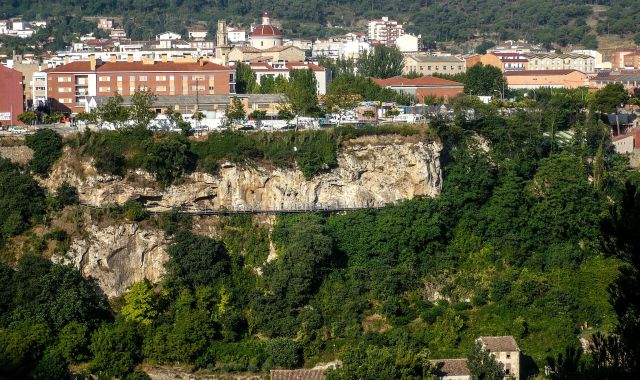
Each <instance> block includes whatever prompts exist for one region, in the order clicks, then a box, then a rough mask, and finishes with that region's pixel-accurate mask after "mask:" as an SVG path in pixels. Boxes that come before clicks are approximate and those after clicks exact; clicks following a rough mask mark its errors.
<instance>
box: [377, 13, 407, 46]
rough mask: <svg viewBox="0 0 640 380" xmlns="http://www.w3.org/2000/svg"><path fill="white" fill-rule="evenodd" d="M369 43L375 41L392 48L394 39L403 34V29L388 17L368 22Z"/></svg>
mask: <svg viewBox="0 0 640 380" xmlns="http://www.w3.org/2000/svg"><path fill="white" fill-rule="evenodd" d="M368 32H369V41H377V42H380V43H383V44H385V45H387V46H393V45H394V44H395V42H396V39H397V38H398V37H400V36H402V35H403V34H404V27H403V25H402V24H398V22H397V21H395V20H389V17H383V18H381V19H377V20H371V21H369V28H368Z"/></svg>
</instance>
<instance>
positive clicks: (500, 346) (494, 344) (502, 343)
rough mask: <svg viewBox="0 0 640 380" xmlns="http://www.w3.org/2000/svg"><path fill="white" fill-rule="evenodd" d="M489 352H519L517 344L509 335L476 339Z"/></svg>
mask: <svg viewBox="0 0 640 380" xmlns="http://www.w3.org/2000/svg"><path fill="white" fill-rule="evenodd" d="M478 339H480V340H481V341H482V343H483V344H484V345H485V347H486V348H487V349H488V350H489V351H491V352H505V351H511V352H513V351H520V348H519V347H518V343H516V340H515V339H513V337H512V336H511V335H507V336H481V337H480V338H478Z"/></svg>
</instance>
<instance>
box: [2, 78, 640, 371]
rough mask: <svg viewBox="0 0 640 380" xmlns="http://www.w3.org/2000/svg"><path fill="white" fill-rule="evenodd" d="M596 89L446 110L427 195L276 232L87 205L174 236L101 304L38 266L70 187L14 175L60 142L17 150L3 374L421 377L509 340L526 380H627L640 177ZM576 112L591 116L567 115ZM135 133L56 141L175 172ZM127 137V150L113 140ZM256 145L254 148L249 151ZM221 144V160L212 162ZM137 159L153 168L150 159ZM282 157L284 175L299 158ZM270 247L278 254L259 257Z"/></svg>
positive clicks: (294, 220)
mask: <svg viewBox="0 0 640 380" xmlns="http://www.w3.org/2000/svg"><path fill="white" fill-rule="evenodd" d="M613 90H616V89H613ZM611 91H612V90H611V89H607V90H605V91H603V92H601V93H599V94H597V96H595V97H594V98H593V99H591V98H588V99H583V97H581V94H580V92H579V91H554V92H544V91H542V92H541V93H540V94H539V96H538V97H537V98H536V100H535V101H533V102H532V103H529V104H528V106H527V107H526V109H527V110H526V111H524V110H522V108H521V110H520V111H516V112H514V113H512V114H511V115H509V116H505V115H503V114H502V113H500V112H499V109H498V108H497V107H496V106H494V105H483V104H481V103H479V102H477V101H475V100H473V99H472V98H469V97H461V98H459V99H456V100H455V101H454V108H455V110H456V113H455V117H454V118H453V120H445V119H439V118H436V119H434V120H432V121H431V129H432V130H433V131H434V132H435V133H437V135H438V138H439V139H440V140H441V141H442V143H443V144H444V151H443V154H442V157H441V160H442V166H443V168H444V183H443V188H442V193H441V194H440V195H439V196H438V197H436V198H418V199H413V200H408V201H405V202H402V203H399V204H397V205H393V206H388V207H386V208H383V209H379V210H362V211H356V212H349V213H344V214H336V215H324V214H314V213H310V214H300V215H289V216H287V215H279V216H278V217H277V218H276V222H275V226H274V227H273V229H272V231H269V230H267V229H266V228H265V227H264V226H263V225H260V224H258V223H257V222H256V221H254V220H252V219H251V218H250V217H248V216H236V217H224V218H222V219H221V220H220V221H219V222H218V225H217V226H216V231H219V232H218V236H217V237H216V238H210V237H205V236H201V235H197V234H194V232H193V230H192V223H193V221H192V220H191V217H187V216H184V215H181V214H178V213H175V212H174V213H167V214H163V215H157V216H150V215H148V214H147V213H145V212H144V209H143V208H142V207H141V206H140V204H137V205H136V204H127V205H125V206H124V207H123V208H118V207H110V208H105V209H104V210H98V211H93V212H92V218H94V220H100V221H101V223H111V224H114V223H122V222H125V221H126V220H129V221H137V222H139V223H146V224H147V225H148V226H155V227H154V228H160V229H163V230H164V231H165V233H166V234H167V236H169V237H170V239H171V242H172V243H171V245H170V247H169V256H170V261H169V263H168V265H167V270H168V273H167V276H166V277H165V279H164V280H163V281H162V282H161V283H159V284H151V283H149V282H147V281H143V282H140V283H136V284H135V285H133V286H132V287H131V288H130V292H129V293H128V294H127V295H126V296H124V297H123V298H122V299H117V300H111V302H107V300H106V299H104V297H103V296H102V295H101V293H100V291H99V289H97V288H96V287H95V285H94V284H93V283H92V282H91V281H89V280H85V279H83V278H82V277H81V276H80V274H79V273H78V272H77V271H76V270H75V269H73V268H71V267H66V266H60V265H56V264H52V263H51V262H50V261H49V260H48V259H47V258H45V257H43V253H44V252H45V251H46V252H51V248H50V247H51V246H52V244H53V246H55V249H54V250H53V251H54V253H53V254H55V252H56V251H57V252H60V251H64V250H65V249H66V247H67V246H68V241H69V236H68V235H67V234H66V233H65V232H64V231H50V232H47V234H44V235H43V234H42V233H40V232H37V231H38V228H37V227H38V226H40V227H42V226H47V225H48V224H49V223H51V220H52V219H53V218H56V215H58V217H60V215H61V214H60V212H67V213H70V214H71V215H75V214H76V213H78V212H80V213H82V212H83V211H82V210H81V209H80V208H78V206H74V204H75V203H77V192H75V189H73V188H71V187H69V186H68V185H63V186H61V187H60V188H59V189H58V190H57V191H56V192H53V193H49V194H45V192H44V191H43V190H42V189H41V188H40V187H39V186H38V184H37V182H36V181H35V180H33V178H32V175H31V174H30V171H31V172H33V173H40V174H41V175H43V174H42V172H45V171H46V170H47V168H50V163H51V162H52V161H54V160H55V159H56V158H57V157H58V155H59V149H61V146H60V145H59V144H57V143H56V144H54V145H55V147H53V148H51V149H43V148H39V147H41V146H42V145H43V143H45V142H49V143H51V142H52V141H54V142H55V141H57V139H56V138H55V137H54V136H52V135H51V133H50V132H40V133H39V134H37V135H34V137H32V138H30V142H29V144H30V146H32V147H34V150H35V156H34V158H33V160H32V161H31V163H30V164H29V168H26V167H19V166H17V165H15V164H12V163H10V162H8V161H6V160H0V180H1V181H0V221H2V224H1V227H2V229H1V235H0V243H1V244H2V247H3V248H2V249H1V250H2V255H1V256H0V257H2V261H4V262H5V263H6V264H10V265H11V266H9V265H6V264H2V265H0V278H1V279H2V283H3V287H2V289H1V290H0V374H1V376H5V377H9V378H24V377H36V378H38V379H64V378H67V377H69V365H72V368H73V369H74V371H76V372H82V373H94V374H97V375H99V376H102V377H112V376H122V377H126V378H130V379H136V378H138V379H139V378H144V375H143V374H142V373H140V372H139V371H136V367H137V365H138V364H139V363H143V362H144V363H160V364H172V363H183V364H184V363H190V364H191V365H193V366H194V368H195V369H205V370H210V371H215V372H245V371H251V372H260V371H267V370H268V369H271V368H296V367H300V366H312V365H313V364H314V363H318V362H326V361H329V360H333V359H334V358H336V357H338V358H341V359H342V360H343V362H344V363H345V365H344V367H343V368H341V369H339V370H337V371H334V372H331V373H330V374H329V377H330V378H331V379H357V378H360V379H362V378H371V374H384V375H385V376H388V378H404V379H419V378H423V374H426V375H428V374H429V371H428V368H426V367H428V362H425V360H424V358H445V357H461V356H466V355H467V353H469V351H470V350H471V349H472V347H473V342H474V339H475V338H476V337H477V336H479V335H505V334H509V335H513V336H514V337H515V338H516V340H517V341H518V343H519V345H520V347H521V349H522V350H523V354H524V356H523V370H524V371H525V373H527V374H541V373H543V366H544V365H545V364H546V363H547V361H549V362H550V363H554V366H553V368H555V369H556V371H557V374H558V377H555V378H558V379H566V378H592V379H608V378H625V377H626V378H633V377H634V376H635V375H637V374H638V373H640V372H638V368H639V366H638V363H639V362H638V357H639V356H638V353H639V352H640V350H639V347H638V342H639V340H638V339H637V338H638V334H639V332H640V323H638V319H637V315H638V314H637V310H638V307H639V306H638V299H639V298H638V291H639V289H638V286H637V285H638V282H637V281H638V277H639V276H640V259H639V256H640V255H639V254H638V252H640V249H639V247H640V244H639V243H640V242H639V241H638V238H637V228H638V227H640V219H639V217H638V215H640V192H639V191H638V189H639V188H640V187H639V186H640V182H639V178H638V173H637V172H636V171H630V170H629V168H628V161H627V159H626V158H625V157H623V156H620V155H617V154H615V153H614V152H613V150H612V147H611V142H610V138H609V129H608V127H606V126H605V125H603V124H602V123H601V122H600V121H599V117H598V115H599V112H598V109H599V106H600V105H601V104H602V99H603V98H605V97H606V96H605V95H606V94H607V92H611ZM585 102H586V103H585ZM585 108H588V109H590V112H589V113H588V114H586V113H583V112H579V111H578V110H580V109H585ZM470 110H473V112H471V113H470ZM372 128H373V129H375V128H376V127H372ZM568 129H571V130H572V131H573V132H574V138H573V139H572V140H571V141H568V142H564V143H562V144H560V143H559V142H558V141H556V140H555V138H554V137H555V132H556V131H557V130H568ZM139 133H140V129H138V128H126V129H123V130H122V131H121V132H114V133H111V132H110V133H107V134H103V135H100V134H87V135H84V136H77V137H76V138H72V139H70V140H69V141H67V144H70V145H71V147H72V148H74V147H75V148H78V149H85V150H84V151H81V153H82V152H84V153H82V154H89V155H90V154H95V153H96V152H97V150H96V149H98V148H99V147H102V149H105V148H111V149H113V152H111V153H100V156H104V157H107V160H106V161H108V158H109V157H110V158H112V159H115V160H116V161H118V162H120V163H121V164H122V165H124V166H125V168H131V167H136V165H137V164H136V162H137V161H136V160H137V158H136V157H140V158H141V160H142V161H139V162H140V165H143V167H145V168H147V169H148V170H154V168H155V169H157V170H158V171H157V173H161V174H162V173H171V176H172V177H171V178H173V176H179V175H180V172H171V171H170V170H169V171H167V168H169V169H171V168H172V165H173V164H175V162H176V161H175V159H177V158H180V157H183V158H184V157H185V156H186V155H185V154H183V155H182V156H180V155H179V154H173V153H171V154H167V153H166V152H167V151H168V152H185V150H181V149H182V148H177V150H173V148H171V146H174V145H176V144H178V145H179V144H186V143H188V140H187V139H186V138H184V136H180V135H179V134H175V140H176V141H178V142H175V141H174V142H171V143H167V138H168V137H167V136H163V135H159V136H156V137H155V138H154V137H153V136H152V135H146V134H145V135H143V136H142V137H143V138H142V139H140V137H141V136H140V135H136V134H139ZM318 133H325V134H326V136H327V140H326V141H328V142H329V143H328V144H324V143H322V141H325V140H322V139H321V138H320V137H318V136H316V137H309V138H312V139H314V140H313V141H315V142H316V143H317V145H318V146H320V147H322V146H324V147H326V151H325V152H326V154H327V155H326V157H331V155H332V154H333V153H331V152H335V149H337V143H338V141H339V140H334V138H335V135H332V133H342V132H329V131H322V132H318ZM354 133H355V132H354ZM370 133H373V132H370ZM117 134H120V136H119V137H118V136H117ZM296 134H300V135H301V136H311V135H309V134H308V132H296V131H292V132H287V133H285V134H283V135H282V136H279V135H277V137H274V138H273V140H275V142H272V143H266V142H261V140H260V139H262V138H266V137H250V138H249V137H241V136H240V135H237V134H228V135H225V134H222V135H213V136H212V137H210V138H209V140H208V141H207V142H204V143H200V144H202V145H200V146H198V147H193V148H192V147H189V149H188V150H187V151H192V152H193V153H194V154H195V155H196V156H200V157H203V156H201V155H204V156H207V155H210V157H212V160H213V162H215V160H217V159H220V158H228V159H234V160H241V159H243V158H246V159H248V160H254V159H257V158H262V159H264V158H270V157H271V158H275V157H279V156H278V153H277V152H278V151H279V149H280V148H278V147H282V146H284V147H286V146H287V145H281V144H283V142H284V141H295V140H296V139H298V138H299V137H298V136H296ZM274 136H276V135H274ZM331 136H334V137H331ZM429 138H433V137H429ZM172 139H173V138H172ZM137 140H140V141H141V144H142V147H138V148H136V146H135V145H131V143H128V142H127V141H137ZM106 143H108V144H106ZM256 143H257V144H256ZM127 144H129V145H127ZM154 144H155V147H154ZM269 144H275V145H269ZM252 145H254V146H255V148H254V149H256V150H255V151H252V150H249V151H247V149H250V148H251V146H252ZM225 146H226V147H236V148H234V149H236V150H224V149H223V150H220V148H221V147H225ZM83 147H84V148H83ZM167 147H168V148H167ZM135 149H145V152H151V155H153V154H156V155H157V156H158V157H164V158H167V159H166V160H164V161H163V160H157V161H154V160H153V159H151V163H149V162H147V161H145V159H144V157H143V156H144V155H140V156H136V154H137V153H135ZM165 149H166V150H165ZM285 150H286V149H285ZM154 152H155V153H154ZM323 154H325V153H322V152H314V156H316V155H319V156H320V157H323ZM147 155H148V154H147ZM114 157H115V158H114ZM95 158H98V156H95ZM282 159H284V162H286V164H287V165H289V164H291V162H292V160H293V161H297V160H299V159H300V157H282ZM151 164H153V165H156V166H152V167H146V166H144V165H151ZM29 169H30V170H29ZM159 179H160V180H162V179H164V178H163V177H162V176H160V177H159ZM65 206H66V209H65V208H64V207H65ZM61 210H63V211H61ZM64 210H66V211H64ZM67 215H69V214H67ZM80 219H82V218H80ZM34 227H35V228H34ZM15 236H19V237H21V238H22V239H27V242H28V244H25V247H26V248H25V251H24V252H23V253H21V254H20V255H19V256H20V257H19V258H16V257H12V256H11V255H10V254H9V253H8V252H9V250H8V247H9V245H10V243H11V242H12V241H13V239H15ZM270 242H272V243H273V247H274V248H275V250H276V252H277V256H278V257H277V259H276V260H272V261H268V260H267V256H268V254H269V250H270V248H269V246H270ZM16 259H17V262H16ZM14 264H15V265H14ZM257 268H259V269H260V270H259V271H257V270H256V269H257ZM436 292H437V293H438V294H439V296H436ZM593 334H596V337H595V338H592V335H593ZM578 337H584V338H587V339H594V340H595V342H597V345H596V348H595V351H594V352H593V353H592V354H584V355H583V356H582V359H580V360H576V361H575V363H573V365H572V362H568V361H567V360H562V359H560V360H556V358H557V357H558V356H559V355H560V354H563V355H567V353H572V356H571V358H575V357H576V356H575V355H577V354H575V353H576V352H577V353H579V352H580V349H579V341H578ZM564 357H565V358H566V356H564ZM578 357H579V356H578ZM420 358H422V359H420ZM558 363H561V365H559V364H558ZM425 366H426V367H425ZM425 371H426V372H425ZM572 374H573V375H575V376H573V375H572ZM562 376H564V377H562ZM572 376H573V377H572ZM616 376H617V377H616Z"/></svg>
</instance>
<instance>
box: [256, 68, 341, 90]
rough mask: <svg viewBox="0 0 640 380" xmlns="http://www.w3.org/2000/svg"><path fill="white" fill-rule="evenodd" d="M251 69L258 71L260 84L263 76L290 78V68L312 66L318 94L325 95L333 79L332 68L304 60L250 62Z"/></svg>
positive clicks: (257, 77)
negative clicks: (270, 62) (267, 62)
mask: <svg viewBox="0 0 640 380" xmlns="http://www.w3.org/2000/svg"><path fill="white" fill-rule="evenodd" d="M250 66H251V69H252V70H253V71H254V72H255V73H256V81H257V83H258V84H260V81H261V80H262V78H264V77H266V76H272V77H278V76H281V77H284V78H287V79H289V73H290V70H304V69H307V68H311V69H312V70H313V75H314V76H315V78H316V82H317V86H316V92H317V94H318V95H325V94H326V93H327V87H328V85H329V81H330V79H331V74H330V70H328V69H325V68H323V67H320V66H316V65H313V64H307V63H303V62H294V63H284V62H279V63H274V64H273V65H268V64H263V63H259V64H250Z"/></svg>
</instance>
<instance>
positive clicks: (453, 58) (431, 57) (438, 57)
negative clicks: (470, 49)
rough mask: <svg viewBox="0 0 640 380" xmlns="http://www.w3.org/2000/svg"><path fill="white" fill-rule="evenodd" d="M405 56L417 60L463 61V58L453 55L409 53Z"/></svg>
mask: <svg viewBox="0 0 640 380" xmlns="http://www.w3.org/2000/svg"><path fill="white" fill-rule="evenodd" d="M407 57H408V58H411V59H413V60H415V61H418V62H456V63H462V62H464V60H463V59H460V58H458V57H456V56H454V55H427V54H409V55H408V56H407Z"/></svg>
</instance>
